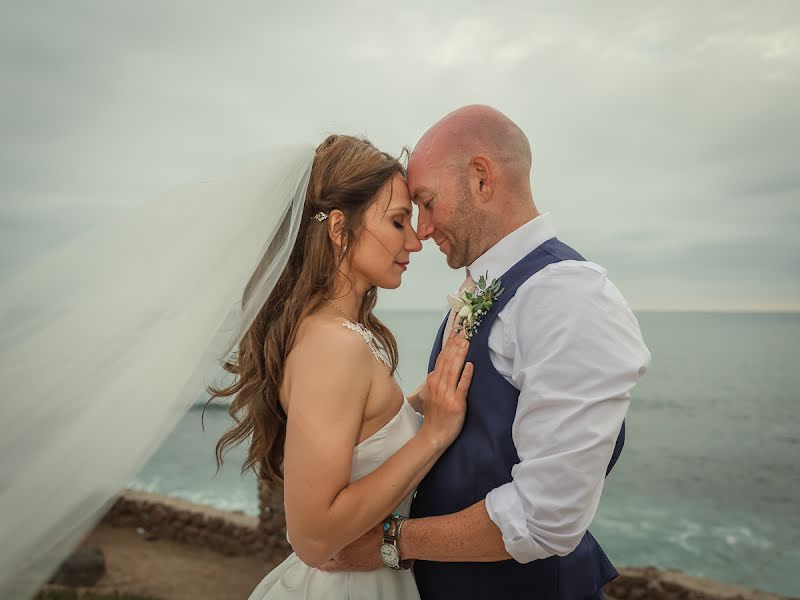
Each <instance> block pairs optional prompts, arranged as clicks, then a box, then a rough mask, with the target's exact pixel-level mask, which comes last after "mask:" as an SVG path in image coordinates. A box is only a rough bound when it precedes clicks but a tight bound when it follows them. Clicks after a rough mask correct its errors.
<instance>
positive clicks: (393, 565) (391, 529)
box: [381, 514, 414, 571]
mask: <svg viewBox="0 0 800 600" xmlns="http://www.w3.org/2000/svg"><path fill="white" fill-rule="evenodd" d="M405 520H406V518H405V517H401V516H400V515H398V514H393V515H390V516H389V518H388V519H387V520H386V522H385V523H384V524H383V544H381V558H382V559H383V564H385V565H386V566H387V567H389V568H390V569H394V570H395V571H401V570H403V569H409V568H410V567H411V564H412V563H413V562H414V561H413V560H401V559H400V549H399V547H398V544H399V542H400V530H401V529H402V527H403V522H404V521H405Z"/></svg>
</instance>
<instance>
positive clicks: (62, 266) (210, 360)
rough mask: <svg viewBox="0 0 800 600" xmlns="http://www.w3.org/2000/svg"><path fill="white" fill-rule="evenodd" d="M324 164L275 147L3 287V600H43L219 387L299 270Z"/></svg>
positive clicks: (309, 152) (44, 260)
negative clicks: (271, 300)
mask: <svg viewBox="0 0 800 600" xmlns="http://www.w3.org/2000/svg"><path fill="white" fill-rule="evenodd" d="M313 157H314V147H313V146H312V145H308V146H303V147H275V148H273V149H272V150H270V151H269V152H268V153H267V156H266V158H265V160H264V161H263V162H261V163H260V164H258V165H257V166H256V167H254V168H250V169H248V170H247V172H245V173H239V174H237V176H235V177H232V178H228V179H220V180H216V181H208V182H203V183H199V184H196V185H192V186H189V187H187V188H184V189H181V190H180V191H178V192H175V193H171V194H168V195H167V196H166V197H163V198H161V199H159V200H157V201H153V202H149V203H145V204H143V205H141V206H139V207H137V208H135V209H131V210H128V211H125V214H124V215H123V216H121V217H119V218H117V219H115V220H114V221H113V222H111V223H107V224H104V225H101V226H99V227H96V228H94V229H92V230H91V231H89V232H88V233H86V234H85V235H82V236H80V237H79V238H77V239H75V240H72V241H70V242H68V243H66V244H64V245H62V246H61V247H58V248H56V249H53V250H51V251H48V252H47V253H45V254H44V255H42V256H40V257H38V258H37V259H35V260H34V261H32V262H31V263H30V264H28V265H25V266H24V267H23V268H21V269H20V270H18V271H17V272H16V273H14V274H13V275H12V276H11V277H10V278H8V279H7V280H5V281H3V282H2V283H0V323H2V331H0V340H1V342H0V386H1V388H0V389H2V401H0V432H1V433H0V598H29V597H32V596H33V595H34V594H35V592H36V591H37V589H38V588H39V587H40V586H41V585H42V584H43V583H44V582H46V581H47V579H49V577H50V576H51V575H52V573H53V572H54V571H55V570H56V569H57V568H58V566H59V564H60V563H61V561H63V560H64V558H66V557H67V556H68V555H69V553H70V552H71V551H72V550H73V549H74V548H75V547H76V546H77V545H78V544H79V543H80V541H81V539H82V538H83V537H84V536H85V535H86V534H87V533H88V532H89V530H90V529H91V528H92V527H93V526H94V525H95V524H96V523H97V522H98V521H99V520H100V519H101V518H102V516H103V514H104V513H105V511H107V510H108V508H110V506H111V504H112V503H113V501H114V499H115V498H116V496H117V495H118V494H119V493H120V492H121V491H122V488H123V487H124V486H125V484H126V483H127V482H128V481H129V480H130V479H131V478H132V477H133V476H135V475H136V473H137V472H138V471H139V470H140V469H141V468H142V467H143V466H144V464H145V463H146V462H147V460H148V458H149V457H150V456H151V455H152V454H153V453H154V452H155V451H156V450H157V449H158V447H159V445H160V444H161V443H162V442H163V441H164V439H165V438H166V436H167V435H168V434H169V433H170V432H171V431H172V429H173V428H174V427H175V425H176V424H177V422H178V421H179V420H180V419H181V417H182V416H183V415H184V414H185V412H186V411H187V410H188V408H189V406H190V405H191V404H192V403H193V402H194V401H195V400H196V399H197V398H198V397H199V396H200V395H201V393H202V392H203V390H204V388H205V386H206V385H207V384H208V383H211V382H212V381H213V378H214V376H215V375H217V374H219V373H220V371H221V369H220V366H219V365H220V361H221V360H222V359H223V358H225V357H226V356H227V355H228V354H229V353H230V351H231V350H233V349H234V348H235V347H236V346H237V345H238V343H239V341H240V340H241V338H242V336H243V335H244V332H245V331H246V330H247V328H248V327H249V326H250V324H251V323H252V322H253V319H254V318H255V316H256V314H257V312H258V310H259V309H260V307H261V306H262V305H263V303H264V301H265V300H266V298H267V297H268V295H269V292H270V291H271V290H272V288H273V287H274V285H275V283H276V281H277V278H278V277H279V275H280V273H281V272H282V270H283V268H284V267H285V265H286V263H287V261H288V258H289V254H290V252H291V249H292V246H293V244H294V241H295V239H296V237H297V231H298V229H299V226H300V219H301V215H302V214H303V205H304V200H305V195H306V188H307V186H308V179H309V175H310V171H311V164H312V161H313ZM245 287H247V294H246V299H245V300H244V301H243V300H242V297H243V295H242V293H243V290H244V289H245Z"/></svg>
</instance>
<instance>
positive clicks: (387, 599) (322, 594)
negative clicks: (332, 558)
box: [249, 400, 422, 600]
mask: <svg viewBox="0 0 800 600" xmlns="http://www.w3.org/2000/svg"><path fill="white" fill-rule="evenodd" d="M421 425H422V417H421V416H420V415H419V414H418V413H417V412H416V411H415V410H414V409H413V408H412V406H411V404H409V402H408V400H403V406H402V407H401V408H400V411H399V412H398V413H397V414H396V415H395V416H394V417H392V420H391V421H389V422H388V423H387V424H386V425H384V426H383V428H381V429H380V430H379V431H378V432H376V433H375V434H373V435H371V436H370V437H368V438H367V439H365V440H364V441H362V442H361V443H360V444H358V446H356V447H355V449H354V451H353V466H352V474H351V476H350V481H355V480H356V479H360V478H361V477H364V476H365V475H367V474H369V473H371V472H372V471H374V470H375V469H377V468H378V467H379V466H380V465H381V464H383V463H384V462H385V461H386V460H387V459H388V458H389V457H390V456H391V455H392V454H394V453H395V452H397V450H399V449H400V448H401V447H402V446H403V445H404V444H405V443H406V442H407V441H408V440H409V439H411V438H412V437H413V436H414V435H415V434H416V433H417V431H418V430H419V428H420V426H421ZM412 497H413V493H412V494H409V495H408V497H406V498H405V499H404V500H403V502H401V503H400V506H398V507H397V508H396V509H395V511H394V512H396V513H398V514H400V515H403V516H408V513H409V508H410V507H411V499H412ZM375 552H378V549H377V548H376V549H375ZM284 598H285V599H292V600H294V599H298V600H299V599H301V598H302V599H304V600H344V599H353V600H419V592H417V585H416V583H415V581H414V575H413V573H412V572H411V570H405V571H394V570H392V569H389V568H387V567H383V568H381V569H378V570H376V571H366V572H339V573H328V572H325V571H320V570H319V569H314V568H312V567H309V566H308V565H306V564H305V563H304V562H302V561H301V560H300V559H299V558H298V557H297V554H295V553H292V554H291V555H289V557H288V558H287V559H286V560H285V561H283V562H282V563H281V564H280V565H278V566H277V567H275V569H273V570H272V571H270V572H269V573H268V574H267V576H266V577H264V579H262V580H261V582H260V583H259V584H258V586H257V587H256V589H255V590H253V593H252V594H250V598H249V600H279V599H280V600H282V599H284Z"/></svg>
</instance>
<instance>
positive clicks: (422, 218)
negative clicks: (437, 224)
mask: <svg viewBox="0 0 800 600" xmlns="http://www.w3.org/2000/svg"><path fill="white" fill-rule="evenodd" d="M425 212H427V211H423V210H420V211H419V213H418V217H417V236H419V239H420V240H422V241H424V240H428V239H430V237H431V235H432V234H433V230H434V227H433V223H432V222H431V218H430V217H429V216H427V215H425Z"/></svg>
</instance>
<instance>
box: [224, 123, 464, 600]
mask: <svg viewBox="0 0 800 600" xmlns="http://www.w3.org/2000/svg"><path fill="white" fill-rule="evenodd" d="M404 175H405V173H404V169H403V167H402V165H401V164H400V162H398V161H397V160H396V159H395V158H393V157H391V156H389V155H388V154H386V153H383V152H380V151H378V150H377V149H376V148H375V147H374V146H373V145H372V144H370V143H369V142H367V141H365V140H362V139H358V138H354V137H350V136H344V135H332V136H330V137H328V138H327V139H326V140H325V141H324V142H323V143H322V144H321V145H320V146H319V147H318V148H317V150H316V154H315V157H314V160H313V165H312V168H311V174H310V179H309V182H308V188H307V192H306V195H305V202H304V204H303V209H302V211H303V212H302V218H301V220H300V227H299V231H298V235H297V238H296V240H295V242H294V245H293V247H292V249H291V253H290V255H289V258H288V263H287V265H286V267H285V268H284V269H283V271H282V273H281V274H280V276H279V278H278V280H277V283H276V285H275V287H274V288H273V289H272V291H271V293H270V295H269V298H268V299H267V301H266V302H265V303H264V304H263V305H262V306H261V308H260V310H259V312H258V314H257V315H256V317H255V319H254V321H253V323H252V325H251V326H250V328H249V329H248V330H247V332H246V333H245V335H244V337H243V338H242V340H241V342H240V343H239V346H238V352H237V354H236V357H235V358H234V359H232V360H229V361H227V362H226V364H225V368H226V370H227V371H229V372H230V373H233V374H234V375H235V380H234V382H233V383H232V384H231V385H229V386H228V387H223V388H215V387H213V386H212V387H210V390H211V392H212V397H211V400H213V399H214V398H216V397H227V396H234V399H233V401H232V404H231V408H230V412H231V415H232V416H234V419H235V421H236V426H235V427H234V428H233V429H232V430H230V431H228V432H227V433H225V434H224V435H223V436H222V438H221V439H220V440H219V442H218V443H217V461H218V467H219V464H220V463H221V461H222V456H223V453H224V450H225V449H226V448H228V447H230V446H232V445H236V444H238V443H239V442H241V441H243V440H244V439H246V438H247V437H250V436H252V438H251V439H252V441H251V443H250V446H249V450H248V454H247V458H246V461H245V464H244V468H252V469H253V470H255V471H256V472H257V474H258V476H259V477H260V478H262V479H264V480H266V481H267V482H268V483H269V484H270V485H273V486H279V485H283V488H284V500H285V511H286V525H287V530H288V538H289V540H290V543H291V545H292V548H293V549H294V553H293V554H291V555H290V556H289V557H288V558H287V559H286V560H285V561H284V562H283V563H282V564H281V565H279V566H278V567H277V568H275V569H274V570H273V571H272V572H270V573H269V574H267V575H266V577H265V578H264V579H263V580H262V581H261V583H260V584H259V585H258V586H257V587H256V589H255V590H254V591H253V593H252V595H251V596H250V599H251V600H267V599H272V598H334V599H335V598H364V599H367V598H369V599H376V598H389V599H395V598H396V599H398V600H399V599H401V598H403V599H406V598H418V597H419V596H418V593H417V589H416V585H415V582H414V578H413V575H412V572H411V571H410V570H409V569H408V565H405V564H396V558H395V562H393V556H394V557H396V554H393V552H392V547H391V544H388V545H387V544H385V545H384V547H383V548H382V551H381V553H382V555H383V556H384V562H386V564H387V567H388V566H390V567H392V568H385V569H380V570H376V571H370V572H340V573H332V572H325V571H322V570H320V569H319V568H318V567H320V566H321V565H323V563H325V562H326V561H328V560H329V559H330V558H331V557H332V556H333V555H335V554H336V553H337V552H338V551H339V550H341V549H342V548H343V547H345V546H347V545H348V544H350V543H351V542H353V541H354V540H356V539H358V538H359V537H361V536H362V535H363V534H364V533H366V532H367V531H368V530H370V529H372V528H374V527H376V526H378V525H379V524H381V523H383V522H384V521H386V525H385V528H387V529H388V528H390V527H391V528H392V529H391V533H394V528H395V527H396V528H398V529H400V531H402V517H404V516H406V515H407V514H408V509H409V507H410V503H411V499H412V496H413V493H414V489H415V487H416V486H417V484H418V483H419V482H420V481H421V479H422V478H423V477H424V476H425V474H426V473H427V472H428V470H429V469H430V468H431V467H432V466H433V464H434V463H435V462H436V460H437V459H438V458H439V456H441V454H442V453H443V452H444V450H445V449H446V448H447V447H448V446H449V445H450V443H452V441H453V440H454V439H455V437H456V436H457V435H458V433H459V431H460V429H461V426H462V424H463V420H464V415H465V411H466V403H465V398H466V393H467V389H468V388H469V384H470V380H471V376H472V365H471V364H469V363H468V364H467V365H466V366H464V359H465V357H466V352H467V347H468V342H467V341H466V340H465V339H464V338H463V336H460V335H451V336H450V339H449V340H448V342H447V345H446V347H445V350H444V351H443V352H442V354H441V355H440V357H439V359H438V361H437V363H436V368H435V369H434V371H432V372H431V373H430V374H429V375H428V377H427V379H426V381H425V382H424V383H423V385H422V386H420V388H419V390H418V391H417V392H416V393H415V394H412V395H411V396H410V397H409V398H408V399H406V398H404V396H403V393H402V391H401V389H400V386H399V385H398V383H397V381H396V380H395V378H394V373H395V370H396V368H397V361H398V354H397V344H396V342H395V338H394V336H393V335H392V333H391V332H390V331H389V330H388V329H387V328H386V327H385V326H384V325H383V324H382V323H381V322H380V320H379V319H378V318H377V317H376V316H375V315H374V314H373V308H374V306H375V302H376V290H377V288H388V289H391V288H396V287H398V286H399V285H400V282H401V278H402V274H403V272H404V271H405V270H406V268H407V265H408V263H409V257H410V255H411V253H413V252H417V251H419V250H420V249H421V244H420V241H419V239H418V238H417V235H416V232H415V231H414V229H413V227H412V224H411V206H412V204H411V200H410V198H409V194H408V190H407V188H406V183H405V179H404ZM462 367H464V368H463V373H462ZM209 401H210V400H209ZM422 412H424V414H425V419H424V421H423V420H422V418H421V416H420V414H419V413H422ZM390 515H394V516H393V517H392V518H391V519H389V520H388V521H387V517H389V516H390Z"/></svg>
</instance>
